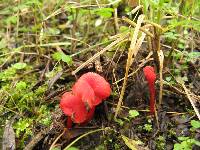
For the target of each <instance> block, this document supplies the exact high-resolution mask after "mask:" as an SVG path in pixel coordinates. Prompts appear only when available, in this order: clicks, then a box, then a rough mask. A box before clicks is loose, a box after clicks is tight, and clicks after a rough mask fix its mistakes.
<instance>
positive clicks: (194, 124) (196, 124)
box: [191, 120, 200, 129]
mask: <svg viewBox="0 0 200 150" xmlns="http://www.w3.org/2000/svg"><path fill="white" fill-rule="evenodd" d="M191 125H192V127H194V128H195V129H198V128H200V121H196V120H191Z"/></svg>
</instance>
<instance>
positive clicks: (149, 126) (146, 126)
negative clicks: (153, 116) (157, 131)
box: [143, 124, 152, 132]
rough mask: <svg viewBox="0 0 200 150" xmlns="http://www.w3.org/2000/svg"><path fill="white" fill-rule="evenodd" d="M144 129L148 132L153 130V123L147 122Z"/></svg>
mask: <svg viewBox="0 0 200 150" xmlns="http://www.w3.org/2000/svg"><path fill="white" fill-rule="evenodd" d="M143 129H144V130H146V131H147V132H151V131H152V125H151V124H145V125H144V127H143Z"/></svg>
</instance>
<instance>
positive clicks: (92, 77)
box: [60, 72, 111, 128]
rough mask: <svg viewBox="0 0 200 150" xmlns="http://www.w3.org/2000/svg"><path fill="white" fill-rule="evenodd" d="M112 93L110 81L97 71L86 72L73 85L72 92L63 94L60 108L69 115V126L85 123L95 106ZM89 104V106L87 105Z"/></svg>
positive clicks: (90, 116)
mask: <svg viewBox="0 0 200 150" xmlns="http://www.w3.org/2000/svg"><path fill="white" fill-rule="evenodd" d="M110 93H111V88H110V85H109V83H108V82H107V81H106V80H105V79H104V78H103V77H101V76H100V75H98V74H96V73H92V72H89V73H86V74H84V75H82V76H81V77H80V79H78V81H77V82H76V83H75V84H74V86H73V87H72V92H66V93H64V94H63V96H62V98H61V101H60V108H61V109H62V111H63V112H64V114H65V115H67V116H68V119H67V127H68V128H71V126H72V121H73V122H74V123H81V124H85V123H87V122H89V121H90V120H91V119H92V117H93V114H94V111H95V106H96V105H98V104H99V103H101V102H102V100H103V99H105V98H107V97H108V96H109V95H110ZM87 106H89V107H87Z"/></svg>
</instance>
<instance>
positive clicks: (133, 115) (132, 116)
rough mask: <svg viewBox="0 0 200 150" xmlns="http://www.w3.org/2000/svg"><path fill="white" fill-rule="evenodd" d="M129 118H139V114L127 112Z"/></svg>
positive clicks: (133, 111)
mask: <svg viewBox="0 0 200 150" xmlns="http://www.w3.org/2000/svg"><path fill="white" fill-rule="evenodd" d="M128 113H129V118H135V117H137V116H139V112H138V111H137V110H129V112H128Z"/></svg>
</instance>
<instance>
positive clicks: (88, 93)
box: [72, 79, 95, 108]
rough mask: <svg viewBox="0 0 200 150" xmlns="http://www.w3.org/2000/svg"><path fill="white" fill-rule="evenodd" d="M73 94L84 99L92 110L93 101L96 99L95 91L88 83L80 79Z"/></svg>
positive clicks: (73, 89) (74, 87)
mask: <svg viewBox="0 0 200 150" xmlns="http://www.w3.org/2000/svg"><path fill="white" fill-rule="evenodd" d="M72 92H73V94H74V95H77V96H78V97H80V98H81V99H82V101H83V102H84V104H85V106H86V107H87V106H89V108H92V107H93V106H94V105H93V101H94V99H95V94H94V90H93V89H92V87H91V86H90V85H89V84H88V83H87V81H85V80H80V79H79V80H78V81H77V82H76V83H75V84H74V86H73V87H72Z"/></svg>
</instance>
